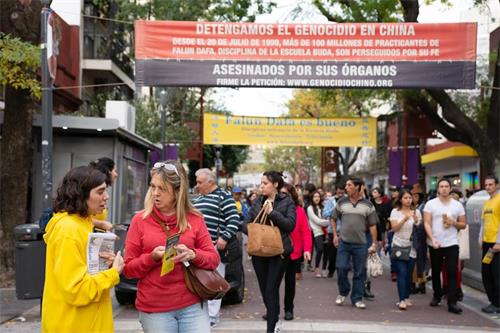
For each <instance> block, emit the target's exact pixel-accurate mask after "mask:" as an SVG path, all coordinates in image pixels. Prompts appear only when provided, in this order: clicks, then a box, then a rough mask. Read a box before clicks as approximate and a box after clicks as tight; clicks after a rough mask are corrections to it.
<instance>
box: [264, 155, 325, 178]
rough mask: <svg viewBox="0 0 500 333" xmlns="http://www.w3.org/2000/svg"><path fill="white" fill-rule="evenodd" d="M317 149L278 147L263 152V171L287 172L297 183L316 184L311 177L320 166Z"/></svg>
mask: <svg viewBox="0 0 500 333" xmlns="http://www.w3.org/2000/svg"><path fill="white" fill-rule="evenodd" d="M320 155H321V149H320V148H318V147H289V146H279V147H274V148H270V149H266V150H265V151H264V160H265V170H278V171H288V172H290V173H291V174H292V177H293V178H294V179H297V181H298V182H299V183H305V182H307V183H309V182H317V181H318V179H317V178H315V177H313V175H314V174H315V173H317V170H318V166H319V165H320Z"/></svg>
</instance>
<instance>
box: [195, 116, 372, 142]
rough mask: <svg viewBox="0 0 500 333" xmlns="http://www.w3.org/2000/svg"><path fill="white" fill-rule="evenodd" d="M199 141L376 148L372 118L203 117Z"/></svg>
mask: <svg viewBox="0 0 500 333" xmlns="http://www.w3.org/2000/svg"><path fill="white" fill-rule="evenodd" d="M203 124H204V125H203V141H204V143H205V144H220V145H281V146H316V147H331V146H336V147H376V146H377V126H376V125H377V120H376V119H375V118H367V117H366V118H280V117H247V116H233V115H223V114H204V115H203Z"/></svg>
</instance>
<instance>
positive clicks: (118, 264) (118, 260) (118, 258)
mask: <svg viewBox="0 0 500 333" xmlns="http://www.w3.org/2000/svg"><path fill="white" fill-rule="evenodd" d="M112 267H113V268H115V269H116V270H117V271H118V274H121V273H122V271H123V267H125V263H124V261H123V257H122V254H121V251H118V252H116V255H115V260H114V261H113V266H112Z"/></svg>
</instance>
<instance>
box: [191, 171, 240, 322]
mask: <svg viewBox="0 0 500 333" xmlns="http://www.w3.org/2000/svg"><path fill="white" fill-rule="evenodd" d="M195 175H196V188H197V189H198V193H199V194H200V196H199V197H198V198H197V199H196V200H195V201H194V206H195V207H196V208H197V209H198V210H199V211H200V212H201V213H202V214H203V217H204V218H205V224H206V225H207V229H208V232H209V233H210V236H211V237H212V242H213V243H214V245H215V247H216V248H217V250H219V254H223V253H224V249H225V248H226V246H227V243H228V242H229V240H230V239H231V238H233V237H235V235H236V232H237V231H238V230H239V228H240V217H239V215H238V211H237V210H236V205H235V203H234V199H233V197H232V196H231V194H230V193H229V192H227V191H224V190H223V189H221V188H220V187H219V186H217V178H216V177H215V174H214V173H213V172H212V171H211V170H210V169H199V170H198V171H196V173H195ZM224 257H225V256H224V255H221V263H220V264H219V266H218V267H217V271H218V272H219V273H220V275H222V276H224V275H225V273H226V264H225V262H224V259H225V258H224ZM220 306H221V300H220V299H218V300H213V301H208V314H209V316H210V326H211V327H214V326H215V325H217V323H218V322H219V311H220Z"/></svg>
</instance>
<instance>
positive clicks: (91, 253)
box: [87, 232, 116, 275]
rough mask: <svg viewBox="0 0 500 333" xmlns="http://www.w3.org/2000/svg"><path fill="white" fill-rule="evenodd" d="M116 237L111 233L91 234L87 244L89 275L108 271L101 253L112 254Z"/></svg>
mask: <svg viewBox="0 0 500 333" xmlns="http://www.w3.org/2000/svg"><path fill="white" fill-rule="evenodd" d="M115 239H116V235H115V234H114V233H111V232H105V233H102V232H93V233H90V234H89V238H88V242H87V271H88V272H89V274H90V275H94V274H97V273H99V272H101V271H105V270H107V269H109V266H108V262H107V260H106V259H105V258H102V257H101V254H103V253H114V250H115Z"/></svg>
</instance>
